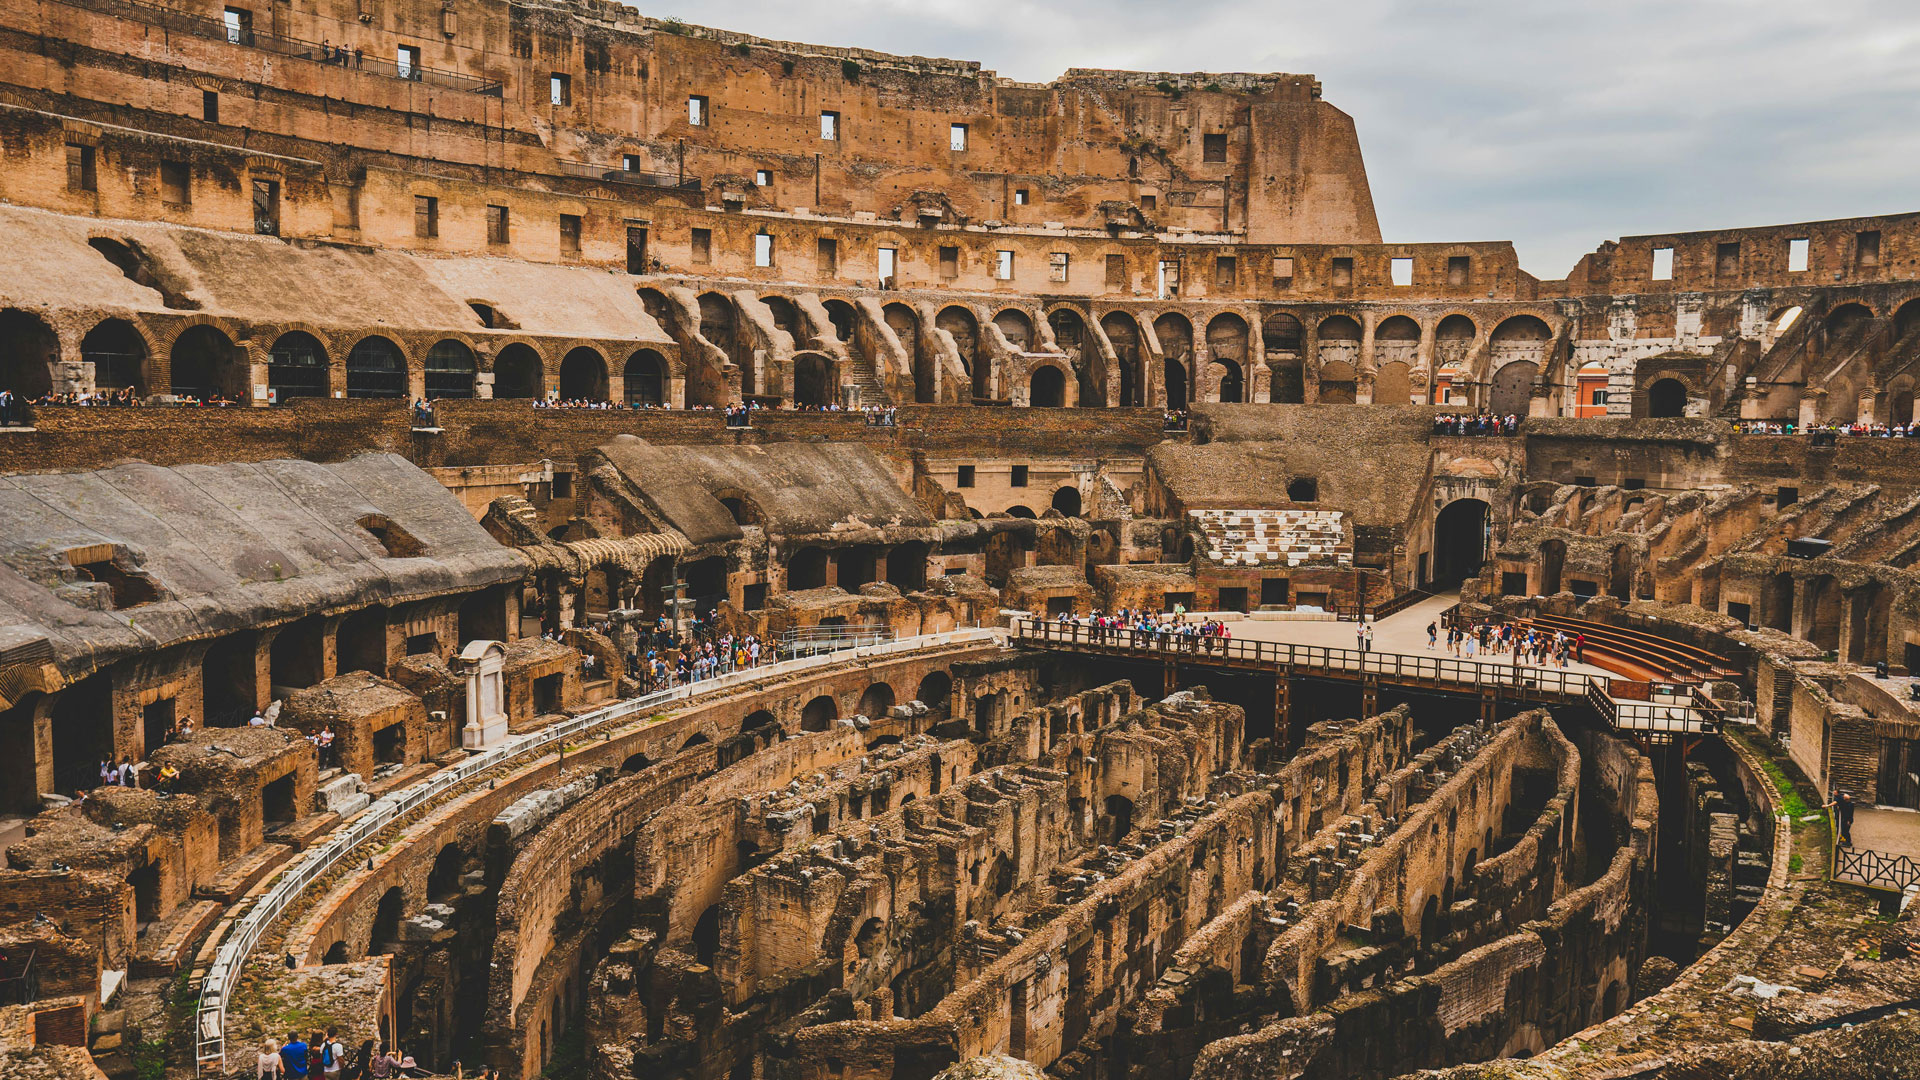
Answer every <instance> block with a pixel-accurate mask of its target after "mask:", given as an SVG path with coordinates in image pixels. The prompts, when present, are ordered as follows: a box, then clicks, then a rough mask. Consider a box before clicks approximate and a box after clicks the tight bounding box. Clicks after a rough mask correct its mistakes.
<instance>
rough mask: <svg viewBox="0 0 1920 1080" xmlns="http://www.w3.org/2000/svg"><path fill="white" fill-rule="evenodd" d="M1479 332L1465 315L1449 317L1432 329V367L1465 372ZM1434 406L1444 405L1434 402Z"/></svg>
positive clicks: (1441, 402)
mask: <svg viewBox="0 0 1920 1080" xmlns="http://www.w3.org/2000/svg"><path fill="white" fill-rule="evenodd" d="M1479 334H1480V330H1479V328H1478V327H1476V326H1474V325H1473V320H1472V319H1469V318H1467V317H1466V316H1465V315H1458V314H1456V315H1449V316H1447V317H1446V318H1444V319H1441V320H1440V325H1439V326H1436V327H1434V328H1433V365H1434V367H1435V368H1446V367H1451V368H1457V369H1460V370H1463V371H1464V370H1465V369H1466V368H1467V365H1468V362H1469V361H1470V360H1471V359H1472V354H1473V341H1474V338H1476V337H1478V336H1479ZM1434 404H1436V405H1442V404H1445V402H1443V401H1438V400H1436V401H1435V402H1434Z"/></svg>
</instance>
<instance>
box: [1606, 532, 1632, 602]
mask: <svg viewBox="0 0 1920 1080" xmlns="http://www.w3.org/2000/svg"><path fill="white" fill-rule="evenodd" d="M1607 577H1608V579H1609V585H1610V586H1611V588H1610V589H1609V590H1608V591H1609V592H1610V593H1612V595H1613V598H1614V599H1615V600H1631V599H1633V551H1632V549H1630V548H1628V547H1627V545H1625V544H1621V545H1619V546H1617V547H1615V548H1614V549H1613V567H1612V573H1610V574H1608V575H1607Z"/></svg>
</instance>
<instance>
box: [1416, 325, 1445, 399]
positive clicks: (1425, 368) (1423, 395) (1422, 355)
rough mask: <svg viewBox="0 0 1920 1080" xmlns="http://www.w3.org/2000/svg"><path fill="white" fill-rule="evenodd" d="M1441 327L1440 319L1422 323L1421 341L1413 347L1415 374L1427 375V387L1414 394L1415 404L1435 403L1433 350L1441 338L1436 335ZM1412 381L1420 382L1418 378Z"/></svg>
mask: <svg viewBox="0 0 1920 1080" xmlns="http://www.w3.org/2000/svg"><path fill="white" fill-rule="evenodd" d="M1439 327H1440V323H1439V320H1435V321H1434V322H1432V323H1425V324H1422V325H1421V327H1420V343H1419V344H1418V345H1416V346H1414V349H1413V374H1415V375H1425V376H1426V388H1425V389H1424V390H1423V391H1420V392H1416V393H1415V394H1414V395H1413V404H1415V405H1431V404H1433V382H1434V379H1433V371H1434V363H1433V351H1434V348H1435V346H1436V342H1437V341H1438V340H1439V339H1438V337H1437V336H1436V335H1437V334H1438V333H1439ZM1411 381H1412V382H1413V383H1414V384H1415V385H1418V384H1419V380H1418V379H1413V380H1411Z"/></svg>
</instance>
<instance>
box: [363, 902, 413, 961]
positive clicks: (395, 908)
mask: <svg viewBox="0 0 1920 1080" xmlns="http://www.w3.org/2000/svg"><path fill="white" fill-rule="evenodd" d="M406 910H407V894H406V893H405V892H403V891H402V890H401V888H400V886H398V885H395V886H393V887H392V888H390V889H388V890H387V891H386V892H384V893H381V894H380V903H379V904H378V905H377V906H376V907H375V908H374V912H373V927H372V929H371V930H369V931H368V933H367V955H368V956H373V955H377V954H376V950H381V951H383V952H386V951H391V949H390V948H387V949H382V947H383V946H388V947H390V946H392V945H395V944H397V943H398V940H399V937H400V919H401V917H402V916H404V915H405V914H406Z"/></svg>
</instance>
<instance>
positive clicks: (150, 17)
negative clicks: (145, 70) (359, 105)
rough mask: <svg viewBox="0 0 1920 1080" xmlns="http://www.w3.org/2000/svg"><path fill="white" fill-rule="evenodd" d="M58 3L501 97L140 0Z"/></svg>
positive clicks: (468, 78) (465, 83)
mask: <svg viewBox="0 0 1920 1080" xmlns="http://www.w3.org/2000/svg"><path fill="white" fill-rule="evenodd" d="M58 2H59V3H63V4H67V5H68V6H70V7H78V8H85V9H87V10H88V11H97V12H100V13H101V14H103V15H113V16H117V17H119V18H123V19H133V20H136V21H138V22H143V23H146V24H147V25H149V26H158V27H161V28H162V29H166V30H171V31H174V32H176V33H182V34H190V35H192V36H194V37H199V38H206V39H208V40H211V41H225V42H227V43H229V44H233V45H244V46H246V47H247V48H250V49H262V50H265V51H267V52H271V53H278V54H280V55H281V56H290V57H293V58H295V59H299V60H311V61H313V62H314V63H316V64H331V65H333V66H334V67H340V68H345V69H347V70H349V71H364V72H370V73H372V74H375V75H385V76H387V77H388V78H392V79H404V80H406V81H408V82H418V83H426V84H428V85H431V86H440V87H445V88H446V89H449V90H464V91H467V92H469V93H474V94H487V95H490V96H493V97H500V96H501V95H502V93H503V88H502V85H501V83H500V82H499V81H498V80H495V79H483V78H481V77H479V76H477V75H468V74H465V73H463V72H458V71H445V70H442V69H440V68H430V67H422V66H421V65H419V64H406V65H402V64H401V63H400V61H399V59H398V57H397V56H396V57H394V58H388V59H383V58H381V57H378V56H372V55H369V54H367V53H364V52H355V51H354V50H353V49H349V48H346V47H345V46H344V45H329V44H326V43H323V42H318V41H303V40H301V39H300V38H295V37H287V36H285V35H282V34H272V33H268V32H265V31H262V30H256V29H254V28H253V27H252V26H247V25H241V26H231V25H228V24H227V23H226V22H225V21H224V20H221V19H210V18H208V17H206V16H204V15H195V14H192V13H190V12H185V11H178V10H176V9H174V8H169V7H162V6H160V5H159V4H150V3H146V2H145V0H58Z"/></svg>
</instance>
